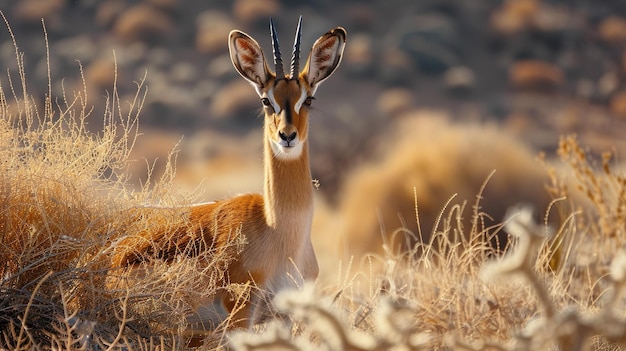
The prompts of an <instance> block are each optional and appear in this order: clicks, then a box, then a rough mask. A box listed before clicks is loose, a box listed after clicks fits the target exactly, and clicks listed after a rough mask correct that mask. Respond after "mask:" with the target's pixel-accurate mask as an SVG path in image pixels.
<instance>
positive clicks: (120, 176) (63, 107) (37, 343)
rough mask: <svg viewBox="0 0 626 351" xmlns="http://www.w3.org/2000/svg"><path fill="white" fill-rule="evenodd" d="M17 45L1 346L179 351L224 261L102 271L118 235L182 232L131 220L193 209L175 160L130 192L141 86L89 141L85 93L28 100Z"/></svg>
mask: <svg viewBox="0 0 626 351" xmlns="http://www.w3.org/2000/svg"><path fill="white" fill-rule="evenodd" d="M7 27H8V28H9V29H8V31H9V33H10V34H11V36H12V32H11V29H10V27H9V26H8V23H7ZM44 33H45V31H44ZM13 40H14V45H15V51H16V61H17V67H18V69H17V71H16V72H12V71H10V70H9V71H8V73H7V76H6V77H5V78H3V79H0V159H1V160H2V162H0V194H1V197H0V199H1V200H0V349H11V350H32V349H57V350H74V349H94V348H95V349H102V350H105V349H119V348H120V347H126V348H127V349H155V348H157V346H158V347H159V348H160V349H164V348H166V347H167V348H170V347H171V348H176V347H180V345H181V343H183V341H182V340H184V339H183V338H182V333H181V331H182V330H184V329H185V328H186V321H185V317H186V315H188V314H189V313H191V311H193V309H194V308H195V307H196V306H197V305H198V304H199V303H201V302H202V301H205V300H206V299H208V298H210V296H211V295H212V294H214V293H215V286H216V284H215V280H216V279H218V278H217V277H218V276H220V274H219V273H220V271H221V270H222V269H223V266H224V264H223V263H224V262H227V261H228V260H227V259H226V258H224V257H215V256H210V257H208V256H207V255H199V256H198V257H195V258H194V259H189V260H182V261H181V262H173V263H171V264H165V263H164V262H159V261H158V260H157V261H150V262H147V263H146V266H145V268H146V269H143V270H142V274H141V275H136V276H130V277H129V276H128V274H127V272H124V271H123V270H111V269H110V268H111V257H112V254H113V252H114V251H115V249H116V245H117V244H118V243H119V242H120V240H121V239H122V238H124V237H128V236H133V235H136V234H137V233H138V232H140V231H141V230H144V229H145V228H147V227H149V226H150V225H155V223H158V224H160V225H167V226H177V227H181V228H185V226H186V225H187V223H186V218H187V217H186V214H185V213H184V211H182V210H181V211H178V212H177V214H178V215H175V214H174V213H173V212H176V211H174V210H164V211H145V213H143V214H142V215H141V216H138V215H137V212H138V211H140V210H141V209H143V208H145V206H146V204H154V203H158V205H160V206H171V207H176V205H177V203H187V202H189V200H190V198H189V196H184V195H182V194H178V193H177V192H176V191H174V190H173V188H172V177H173V174H174V167H173V163H172V162H169V161H168V163H167V166H166V172H165V175H164V176H163V177H162V178H161V179H157V180H154V179H150V178H149V179H148V180H147V181H146V182H145V184H144V186H143V189H140V190H135V191H134V190H132V189H131V188H130V187H129V186H128V184H127V180H128V179H127V178H128V176H127V173H126V169H127V167H128V163H129V153H130V151H131V149H132V147H133V145H134V142H135V139H136V138H137V136H138V119H137V118H138V114H139V112H140V110H141V106H142V103H143V100H144V97H145V93H146V88H145V87H144V86H143V81H142V80H140V81H139V82H138V83H137V94H136V96H135V98H134V99H133V100H131V101H124V102H122V101H120V99H119V97H118V95H117V90H116V86H115V85H114V86H113V87H112V91H111V93H110V95H109V96H108V98H107V104H106V106H107V107H106V109H105V111H104V112H103V117H101V118H102V119H103V122H104V123H103V125H104V127H103V129H102V130H101V131H100V132H98V133H93V132H91V131H89V130H88V125H89V121H93V119H94V116H93V114H94V112H93V111H92V110H91V109H90V107H89V105H88V101H87V89H86V88H83V90H79V91H65V92H64V93H63V94H62V95H61V96H58V97H53V96H52V92H51V91H52V88H50V89H49V90H48V93H47V94H46V95H45V96H44V97H43V100H42V101H39V100H37V99H36V98H34V97H32V96H30V95H29V94H28V89H27V86H26V82H27V80H26V74H25V67H24V63H23V62H24V61H23V56H22V55H23V54H22V53H21V52H20V51H19V47H18V45H17V41H16V40H15V38H14V39H13ZM77 71H78V72H80V73H81V75H82V69H81V67H80V65H78V69H77ZM49 77H51V75H50V72H49ZM49 80H50V81H49V86H50V87H51V86H52V78H50V79H49ZM122 104H124V106H122ZM122 111H129V112H125V113H122ZM236 244H237V243H234V244H233V245H236ZM222 259H224V261H222Z"/></svg>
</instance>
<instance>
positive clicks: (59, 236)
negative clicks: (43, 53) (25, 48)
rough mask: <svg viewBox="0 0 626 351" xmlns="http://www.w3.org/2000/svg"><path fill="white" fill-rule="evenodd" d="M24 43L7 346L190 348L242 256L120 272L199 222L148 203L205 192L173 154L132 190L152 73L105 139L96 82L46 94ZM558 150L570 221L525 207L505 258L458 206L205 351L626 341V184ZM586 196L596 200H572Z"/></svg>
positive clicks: (4, 205)
mask: <svg viewBox="0 0 626 351" xmlns="http://www.w3.org/2000/svg"><path fill="white" fill-rule="evenodd" d="M20 55H21V54H20V52H19V49H17V45H16V60H17V62H18V66H19V72H10V71H9V74H8V76H7V78H6V79H4V80H2V81H1V84H2V85H0V114H1V117H2V118H1V119H0V159H1V160H2V162H0V191H1V193H2V197H1V199H2V200H1V201H2V202H1V203H0V216H1V217H0V349H10V350H32V349H54V350H75V349H93V350H112V349H127V350H167V349H172V350H180V349H185V348H186V346H185V335H184V334H185V333H184V331H185V328H186V325H185V316H187V315H188V314H189V313H190V312H191V311H193V310H194V308H195V307H197V305H198V304H199V303H201V302H203V301H208V300H209V299H210V298H211V296H212V294H214V293H215V286H217V284H216V281H215V279H217V278H216V277H218V276H219V272H220V270H221V269H223V265H224V264H225V262H227V261H228V259H229V258H228V257H212V256H211V257H209V256H204V257H203V256H200V257H197V258H193V259H185V260H180V261H177V262H172V263H170V264H165V263H163V262H159V261H151V262H147V263H146V265H145V266H144V267H143V268H144V269H143V273H144V274H143V275H140V276H135V277H134V278H133V279H132V280H130V281H129V280H128V279H127V278H126V275H125V274H124V272H120V271H113V270H110V259H111V255H112V251H114V250H115V247H116V244H117V243H118V242H119V240H120V239H121V238H123V237H126V236H128V235H134V234H136V232H138V231H141V230H145V228H147V227H149V226H150V225H154V223H158V224H159V225H170V226H184V225H187V223H186V219H185V216H184V213H180V212H177V211H175V210H172V211H147V212H146V214H144V215H143V216H139V217H138V216H137V215H136V213H137V212H136V210H137V209H138V208H142V206H144V205H145V204H160V205H162V206H170V207H173V206H174V205H177V204H183V203H188V202H190V201H191V200H192V197H190V196H184V195H180V194H178V193H177V192H176V191H174V190H173V189H172V179H171V178H172V176H173V173H174V167H173V163H171V162H170V163H168V166H167V167H168V171H167V172H166V173H165V174H166V175H165V176H164V178H162V179H158V180H153V179H148V181H147V182H146V183H145V185H144V188H143V189H142V190H140V191H131V190H128V187H127V186H126V181H127V179H126V178H127V176H126V167H127V165H128V155H129V151H130V149H131V148H132V146H133V144H134V141H135V138H136V137H137V128H138V125H137V116H138V113H139V111H140V110H141V102H142V101H143V96H144V93H145V88H144V87H143V85H142V83H141V82H140V83H138V94H137V98H136V100H135V101H130V102H120V101H119V99H118V97H117V95H116V93H115V87H113V89H112V92H111V95H110V97H109V99H108V103H107V106H108V109H107V110H106V111H105V112H104V115H103V117H101V118H103V119H104V128H103V130H102V131H101V132H99V133H95V134H93V133H90V132H88V130H87V128H86V125H87V123H88V121H89V119H92V118H96V117H94V115H93V113H92V112H91V111H90V109H89V104H88V103H87V96H86V92H85V91H84V90H83V91H71V92H66V94H64V95H63V96H61V97H53V96H51V94H50V93H49V94H48V95H47V96H45V98H44V100H43V102H39V101H37V100H36V99H34V98H33V97H30V96H29V95H28V94H27V89H26V86H25V85H26V83H25V78H24V74H25V73H24V72H25V70H24V67H23V65H22V64H21V56H20ZM122 104H126V105H127V106H124V107H122V106H121V105H122ZM122 110H123V111H130V113H122V112H121V111H122ZM559 154H560V156H561V158H562V160H563V161H564V162H565V166H564V167H562V169H561V170H560V171H559V172H557V171H552V173H551V175H552V182H551V184H550V185H551V186H550V191H551V193H552V195H553V196H554V198H555V199H559V200H557V201H556V202H555V203H554V206H552V207H551V209H550V210H549V212H548V214H547V217H550V216H557V215H558V216H561V219H560V221H559V222H560V223H562V225H561V227H559V228H548V227H547V226H546V225H545V224H541V223H535V222H534V221H533V220H532V219H531V218H532V216H529V215H528V214H529V212H528V210H527V209H525V208H516V209H514V210H512V211H511V212H510V213H509V216H508V217H507V218H508V219H507V222H506V224H505V225H504V227H505V228H504V229H505V230H506V231H507V232H508V233H510V234H511V235H512V236H513V237H514V240H513V242H514V244H513V246H512V247H511V249H510V252H508V253H507V254H506V255H505V256H503V257H501V258H493V255H492V254H491V253H492V252H491V250H492V248H490V246H488V245H487V244H486V243H485V242H484V240H478V239H477V238H481V237H482V234H483V233H481V232H480V231H479V230H477V229H476V227H471V226H470V227H468V226H465V225H463V222H462V221H461V220H460V218H461V217H463V215H465V216H469V217H472V215H473V214H472V213H467V214H465V213H463V211H467V210H465V209H462V208H461V207H452V208H450V209H448V210H445V211H444V212H442V216H441V217H442V218H444V219H446V220H445V221H443V222H441V223H439V225H438V226H437V227H436V230H435V231H434V232H433V233H434V234H433V235H434V239H433V241H434V242H436V243H437V245H438V246H439V247H436V248H432V247H431V246H429V245H428V244H427V243H420V242H417V243H416V244H415V245H414V246H413V247H410V248H409V250H408V251H407V253H406V254H404V255H397V254H391V253H388V254H387V255H382V256H380V258H381V263H382V266H383V268H384V269H383V272H382V274H380V275H372V276H370V277H367V278H368V281H369V283H370V285H369V286H370V288H369V289H368V290H367V291H366V292H365V293H361V292H360V291H358V289H356V288H355V286H354V284H353V281H354V279H353V277H352V276H350V275H349V274H347V273H344V274H345V275H346V277H342V279H341V280H340V281H341V282H340V283H339V284H336V285H329V286H315V285H313V284H311V285H307V286H305V287H303V289H301V290H299V291H286V292H284V293H282V294H280V295H279V296H278V297H277V298H276V299H275V301H274V304H275V308H276V311H277V315H276V318H274V319H272V320H271V321H269V322H268V323H267V324H266V325H262V326H259V327H258V329H257V330H251V331H237V332H225V331H223V330H222V331H218V332H215V333H213V334H212V335H210V338H209V339H210V341H209V342H207V344H206V345H204V346H202V347H201V349H213V348H224V347H228V348H231V349H235V350H261V349H272V350H275V349H285V350H420V349H427V350H438V349H453V350H547V349H560V350H565V349H568V350H617V349H619V348H620V347H622V346H623V344H624V342H625V341H626V319H625V317H626V316H624V313H623V306H624V302H625V301H624V297H623V294H622V293H623V290H624V289H623V287H624V285H625V282H626V253H625V252H626V251H624V249H623V247H624V240H625V233H624V229H625V211H626V195H625V194H626V180H625V178H624V176H623V175H621V174H619V173H618V172H616V171H615V170H614V169H613V168H614V167H613V161H612V159H611V157H610V156H609V155H608V154H607V155H605V156H603V157H602V158H601V159H600V161H594V158H592V157H590V156H589V155H588V154H587V153H586V152H585V151H584V149H583V148H581V147H580V146H579V145H578V143H577V141H576V139H575V138H573V137H568V138H564V139H563V140H562V143H561V147H560V149H559ZM174 156H175V155H174V154H173V155H172V158H173V157H174ZM596 162H597V164H596ZM564 173H565V174H566V175H568V176H570V177H571V179H563V178H562V177H561V176H559V174H564ZM573 192H576V194H583V195H585V196H586V197H587V201H585V202H581V203H575V202H571V200H570V199H572V198H577V196H578V195H577V196H573ZM442 206H443V204H442ZM470 228H473V229H470ZM455 237H463V238H466V239H467V240H460V241H455V240H451V238H455ZM415 252H420V255H415V254H414V253H415ZM230 288H231V289H232V290H233V292H235V293H236V292H237V291H239V292H240V293H245V290H247V291H248V292H249V290H248V287H230ZM224 345H228V346H224Z"/></svg>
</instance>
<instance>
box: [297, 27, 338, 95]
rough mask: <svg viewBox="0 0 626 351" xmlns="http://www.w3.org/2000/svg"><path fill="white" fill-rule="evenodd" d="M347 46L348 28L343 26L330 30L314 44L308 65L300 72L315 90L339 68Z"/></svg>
mask: <svg viewBox="0 0 626 351" xmlns="http://www.w3.org/2000/svg"><path fill="white" fill-rule="evenodd" d="M345 46H346V30H345V29H343V28H341V27H337V28H335V29H332V30H330V31H329V32H328V33H326V34H324V35H322V36H321V37H320V38H319V39H317V41H316V42H315V44H313V48H311V53H310V54H309V58H308V59H307V61H306V66H304V69H303V70H302V73H301V74H300V76H301V77H303V78H304V79H305V80H306V81H307V83H309V85H310V87H311V90H312V91H313V92H315V89H316V88H317V86H318V84H320V83H321V82H323V81H324V80H325V79H326V78H328V77H330V75H331V74H332V73H333V72H334V71H335V69H337V67H338V66H339V63H340V62H341V57H342V55H343V49H344V47H345Z"/></svg>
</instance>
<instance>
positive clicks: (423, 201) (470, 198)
mask: <svg viewBox="0 0 626 351" xmlns="http://www.w3.org/2000/svg"><path fill="white" fill-rule="evenodd" d="M385 140H388V141H389V142H388V143H386V144H387V145H386V147H385V149H384V150H383V152H382V154H383V155H384V156H385V158H383V159H381V160H378V161H374V162H370V163H367V164H365V165H363V166H361V167H359V168H357V169H356V170H355V171H354V172H353V174H352V175H351V176H348V177H347V181H346V183H345V184H344V186H343V191H342V196H341V198H342V200H341V203H340V212H341V213H342V214H343V216H344V219H343V221H344V227H343V232H344V234H345V235H346V236H347V241H348V242H350V243H351V249H352V253H353V254H354V255H355V256H360V255H361V254H363V253H367V252H372V253H381V250H382V248H383V244H385V245H386V246H387V247H389V249H391V250H393V251H396V252H397V251H398V250H399V251H402V250H407V249H410V247H411V246H412V244H414V243H415V242H418V241H424V242H428V241H430V239H431V236H432V234H433V233H435V232H438V231H441V225H442V224H443V221H446V220H452V221H456V220H460V221H461V223H462V224H463V227H464V228H460V233H469V230H470V229H471V226H472V225H477V226H478V227H479V229H480V230H485V234H490V233H487V229H489V228H490V227H492V226H494V225H497V224H499V223H500V222H501V221H502V219H503V216H504V214H505V211H506V208H507V207H509V206H513V205H514V204H516V203H518V202H528V203H532V204H533V205H534V206H536V207H537V209H538V210H539V211H541V212H543V211H544V210H545V209H546V208H547V206H548V204H549V202H550V199H549V196H548V194H547V192H546V191H545V189H544V184H545V183H546V182H547V180H548V177H547V174H546V172H545V170H544V169H543V167H542V166H541V164H540V163H539V162H538V161H537V159H536V157H535V156H533V154H532V152H531V151H530V150H529V149H528V147H526V146H524V145H522V144H521V143H520V142H518V141H516V140H514V138H513V137H511V136H510V135H507V134H506V133H504V132H503V131H502V130H499V129H497V128H496V127H495V126H479V125H456V124H453V123H450V122H448V121H447V120H446V119H445V118H442V117H438V116H437V115H434V114H432V113H425V114H419V113H418V114H416V115H415V116H413V115H411V116H407V117H405V118H404V119H403V120H401V121H399V122H398V124H397V126H396V129H394V131H393V132H392V133H390V134H389V135H387V136H386V137H385ZM492 172H493V174H492ZM479 196H480V198H479ZM479 200H480V201H479ZM446 206H448V208H452V207H456V208H457V209H458V210H459V211H457V212H456V214H455V215H453V216H452V217H450V218H447V217H446V216H443V217H440V214H441V213H442V210H444V207H446ZM474 206H479V207H478V208H475V209H474V208H472V207H474ZM416 207H417V213H416ZM466 207H467V208H468V210H465V211H464V210H463V209H464V208H466ZM474 210H475V211H474ZM475 215H477V218H476V220H475V221H474V217H476V216H475ZM459 216H461V217H459ZM457 217H458V218H457ZM397 228H404V230H403V231H401V232H400V233H398V231H397V230H396V229H397ZM492 231H493V230H492ZM394 232H395V234H394ZM460 233H456V234H457V235H458V234H460ZM451 234H455V233H451ZM499 239H500V240H501V242H500V243H499V245H500V247H501V248H503V247H504V245H505V244H506V237H505V236H500V238H499Z"/></svg>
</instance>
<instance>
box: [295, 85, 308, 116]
mask: <svg viewBox="0 0 626 351" xmlns="http://www.w3.org/2000/svg"><path fill="white" fill-rule="evenodd" d="M307 97H308V94H307V92H306V89H304V87H302V88H300V98H299V99H298V101H296V103H295V104H294V105H293V107H294V109H295V110H296V112H298V113H300V109H301V108H302V104H304V101H305V100H306V98H307Z"/></svg>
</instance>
